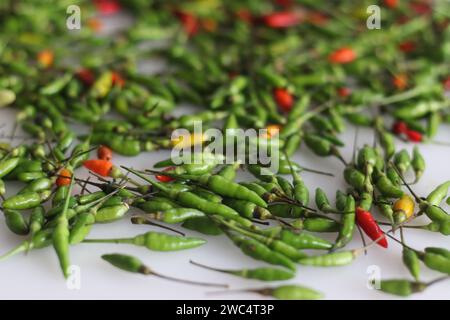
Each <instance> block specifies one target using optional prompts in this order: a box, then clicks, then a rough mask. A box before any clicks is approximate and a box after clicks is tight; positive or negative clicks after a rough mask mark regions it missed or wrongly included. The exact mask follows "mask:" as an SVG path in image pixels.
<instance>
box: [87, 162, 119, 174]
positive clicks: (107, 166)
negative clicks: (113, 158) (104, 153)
mask: <svg viewBox="0 0 450 320" xmlns="http://www.w3.org/2000/svg"><path fill="white" fill-rule="evenodd" d="M83 165H84V167H85V168H86V169H89V170H91V171H92V172H94V173H96V174H98V175H100V176H103V177H108V176H109V174H110V173H111V169H112V167H113V164H112V163H111V162H110V161H107V160H100V159H99V160H97V159H92V160H86V161H85V162H84V163H83Z"/></svg>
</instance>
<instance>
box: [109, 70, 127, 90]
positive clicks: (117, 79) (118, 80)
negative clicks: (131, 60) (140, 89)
mask: <svg viewBox="0 0 450 320" xmlns="http://www.w3.org/2000/svg"><path fill="white" fill-rule="evenodd" d="M111 81H112V83H113V84H114V85H116V86H119V87H121V88H122V87H123V86H124V85H125V79H124V78H123V77H122V76H121V75H120V73H118V72H115V71H113V72H111Z"/></svg>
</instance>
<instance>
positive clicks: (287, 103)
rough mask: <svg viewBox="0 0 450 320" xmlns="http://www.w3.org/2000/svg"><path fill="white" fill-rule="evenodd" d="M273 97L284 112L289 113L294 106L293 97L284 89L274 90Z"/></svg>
mask: <svg viewBox="0 0 450 320" xmlns="http://www.w3.org/2000/svg"><path fill="white" fill-rule="evenodd" d="M273 97H274V99H275V101H276V103H277V104H278V106H279V107H280V109H281V110H283V111H284V112H289V111H291V109H292V106H293V105H294V97H293V96H292V95H291V94H290V93H289V91H288V90H287V89H285V88H275V89H274V90H273Z"/></svg>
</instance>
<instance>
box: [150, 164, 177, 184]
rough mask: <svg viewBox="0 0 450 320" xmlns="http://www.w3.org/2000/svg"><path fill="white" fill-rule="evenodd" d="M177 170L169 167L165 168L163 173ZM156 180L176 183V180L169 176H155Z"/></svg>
mask: <svg viewBox="0 0 450 320" xmlns="http://www.w3.org/2000/svg"><path fill="white" fill-rule="evenodd" d="M173 169H175V167H167V168H165V169H164V170H163V171H171V170H173ZM155 178H156V180H158V181H161V182H171V181H174V180H175V178H172V177H169V176H164V175H157V176H155Z"/></svg>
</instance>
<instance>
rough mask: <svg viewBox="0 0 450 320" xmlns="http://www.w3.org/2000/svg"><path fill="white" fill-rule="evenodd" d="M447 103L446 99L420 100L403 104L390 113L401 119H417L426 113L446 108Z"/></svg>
mask: <svg viewBox="0 0 450 320" xmlns="http://www.w3.org/2000/svg"><path fill="white" fill-rule="evenodd" d="M448 105H449V103H448V102H447V101H444V102H441V101H422V102H419V103H416V104H413V105H409V104H408V105H405V106H402V107H397V108H395V110H394V111H393V113H392V115H393V116H394V117H396V118H401V119H418V118H421V117H424V116H426V115H427V114H428V113H432V112H436V111H439V110H441V109H444V108H447V107H448Z"/></svg>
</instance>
